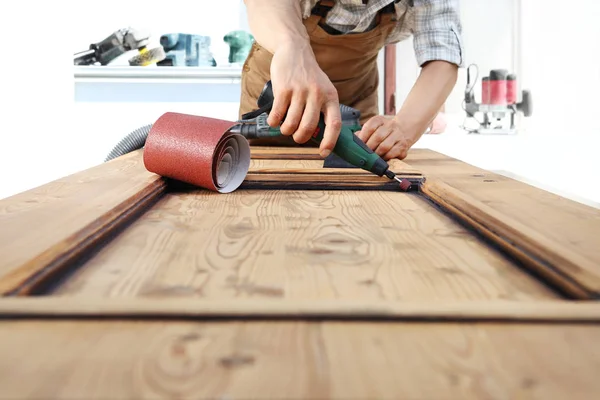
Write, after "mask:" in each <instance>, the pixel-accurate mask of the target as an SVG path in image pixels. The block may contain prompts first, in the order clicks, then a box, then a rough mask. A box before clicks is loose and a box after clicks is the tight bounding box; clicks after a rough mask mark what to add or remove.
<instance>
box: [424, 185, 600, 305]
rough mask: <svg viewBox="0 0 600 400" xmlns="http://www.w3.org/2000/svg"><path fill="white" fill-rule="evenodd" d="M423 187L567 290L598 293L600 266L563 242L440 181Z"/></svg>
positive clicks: (579, 295)
mask: <svg viewBox="0 0 600 400" xmlns="http://www.w3.org/2000/svg"><path fill="white" fill-rule="evenodd" d="M421 189H422V191H423V193H424V194H426V195H427V196H429V197H430V198H431V199H432V200H433V201H435V202H436V203H438V204H439V205H441V206H442V207H444V208H446V209H447V210H448V211H450V212H452V213H453V214H454V215H455V216H457V217H458V218H461V219H463V220H464V221H465V222H467V223H469V224H470V225H471V226H473V227H476V228H477V229H478V231H479V232H481V233H483V234H485V235H486V237H488V238H489V239H490V240H492V241H494V242H495V243H497V244H498V245H500V246H502V247H503V249H504V250H505V251H507V252H508V253H511V254H513V255H514V256H516V257H519V258H520V259H521V261H522V262H524V263H525V265H528V266H529V267H530V268H532V269H533V270H534V272H535V273H537V274H541V275H542V276H544V278H546V279H547V280H549V281H551V282H552V283H553V284H554V285H556V286H558V287H560V288H561V289H562V290H563V291H564V292H565V293H568V294H570V295H571V296H574V297H576V298H581V299H589V298H595V297H596V296H597V295H598V293H597V292H591V293H590V292H588V291H587V288H589V287H594V286H596V287H597V286H600V278H599V277H598V276H595V275H593V274H591V273H589V271H592V270H593V269H594V268H596V265H594V264H593V263H591V262H590V261H589V260H588V259H586V258H585V257H582V256H581V255H579V254H577V253H573V252H572V251H571V250H570V249H569V248H566V247H565V246H564V245H563V244H562V243H557V242H554V241H552V240H551V239H548V238H547V237H546V236H545V235H544V234H542V233H540V232H537V231H535V230H533V229H531V228H529V227H528V226H526V225H524V224H523V223H521V222H519V221H516V220H513V219H511V218H509V217H507V216H505V215H504V214H501V213H500V212H498V211H496V210H494V209H493V208H491V207H489V206H487V205H485V204H484V203H482V202H480V201H478V200H475V199H474V198H473V197H471V196H469V195H467V194H465V193H463V192H461V191H458V190H457V189H454V188H453V187H451V186H448V185H446V184H445V183H443V182H440V181H439V180H433V181H432V180H429V181H427V182H426V183H425V184H424V185H423V186H422V188H421Z"/></svg>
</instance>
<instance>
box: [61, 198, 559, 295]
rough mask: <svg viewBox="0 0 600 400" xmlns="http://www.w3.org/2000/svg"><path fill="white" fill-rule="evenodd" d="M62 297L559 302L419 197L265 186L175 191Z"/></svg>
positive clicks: (83, 270)
mask: <svg viewBox="0 0 600 400" xmlns="http://www.w3.org/2000/svg"><path fill="white" fill-rule="evenodd" d="M53 294H54V295H57V296H59V295H60V296H102V297H115V296H118V297H132V296H143V297H169V296H184V297H201V298H207V299H227V298H251V297H265V298H308V299H331V298H339V299H364V300H369V299H400V300H411V301H415V300H421V299H428V300H436V299H472V300H476V299H477V300H483V299H511V300H534V299H547V298H553V297H556V294H555V293H554V292H552V291H551V290H550V289H548V288H547V287H545V286H544V285H542V284H540V283H538V282H537V281H536V280H535V279H533V278H531V277H529V276H528V275H527V274H525V273H523V272H522V271H521V270H520V269H519V268H518V267H517V266H515V265H514V264H513V263H512V262H511V261H509V260H507V259H506V258H504V257H503V256H502V255H501V254H500V253H498V252H497V251H495V250H493V249H492V248H490V247H489V246H487V245H486V244H485V243H483V242H481V241H480V240H479V239H477V238H476V237H475V236H473V235H472V234H471V233H469V232H468V231H466V230H465V229H464V228H463V227H461V226H459V225H458V224H457V223H455V222H454V221H453V220H452V219H451V218H449V217H447V216H445V215H443V214H441V213H440V212H438V211H437V210H436V209H435V208H433V207H432V206H431V204H430V203H428V202H427V201H426V200H424V199H422V198H421V197H419V195H417V194H407V193H392V192H383V191H370V192H351V191H266V190H259V191H237V192H234V193H231V194H227V195H222V194H213V193H207V192H205V191H190V192H181V193H170V194H169V195H168V196H165V197H164V198H162V199H161V200H160V201H159V202H158V203H157V204H156V205H155V206H154V207H153V208H152V209H151V210H149V211H148V212H146V213H145V214H144V215H143V216H142V217H140V218H139V219H138V220H137V221H135V222H134V223H133V224H131V226H130V227H129V228H128V229H127V230H126V231H125V232H123V233H122V234H121V235H120V236H119V237H117V238H115V239H114V240H113V241H112V242H111V243H109V244H108V245H107V246H106V247H104V248H103V249H102V251H100V252H99V253H98V254H96V255H95V256H94V257H93V258H91V259H90V260H89V261H88V262H87V263H86V265H85V268H81V269H79V270H78V271H77V272H76V273H74V274H73V275H72V276H71V277H70V278H69V279H68V280H67V281H65V282H64V283H63V284H62V285H61V286H59V287H57V288H56V289H55V292H54V293H53Z"/></svg>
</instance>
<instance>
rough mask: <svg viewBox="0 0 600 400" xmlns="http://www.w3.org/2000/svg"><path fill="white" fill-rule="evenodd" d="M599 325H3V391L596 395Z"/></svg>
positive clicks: (122, 395) (45, 394)
mask: <svg viewBox="0 0 600 400" xmlns="http://www.w3.org/2000/svg"><path fill="white" fill-rule="evenodd" d="M599 340H600V327H598V326H589V325H544V324H515V325H508V326H507V325H506V324H495V323H480V324H465V323H460V324H453V323H386V322H381V323H364V322H363V323H356V322H345V321H344V322H291V321H285V322H210V323H203V322H170V323H165V321H154V322H148V321H80V322H73V321H27V320H24V321H5V322H0V352H1V354H2V357H0V392H1V393H2V396H3V397H5V398H10V399H23V398H36V399H38V398H52V399H82V398H85V399H89V398H95V399H117V398H118V399H139V398H144V399H149V398H190V399H192V398H193V399H207V398H211V399H212V398H227V399H232V400H233V399H249V398H260V399H324V398H327V399H349V398H368V399H482V398H540V399H549V400H552V399H560V400H562V399H576V400H579V399H594V398H597V397H598V395H599V394H600V380H599V379H598V375H599V374H600V363H599V362H598V360H599V359H600V347H599V346H597V343H598V341H599Z"/></svg>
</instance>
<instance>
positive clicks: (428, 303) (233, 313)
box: [0, 296, 600, 324]
mask: <svg viewBox="0 0 600 400" xmlns="http://www.w3.org/2000/svg"><path fill="white" fill-rule="evenodd" d="M0 318H36V319H47V318H50V319H55V318H57V319H75V320H77V319H81V318H86V319H90V318H91V319H98V318H102V319H103V320H107V319H135V320H142V319H151V320H152V319H168V320H169V321H176V320H200V321H202V320H215V319H216V320H229V321H232V320H244V321H251V320H290V319H291V320H319V321H326V320H329V321H331V320H333V321H339V320H345V321H371V322H378V321H428V322H431V321H436V322H444V321H445V322H448V321H450V322H461V321H468V322H482V321H494V322H506V323H512V322H514V323H520V322H543V323H556V324H563V323H592V324H599V323H600V303H598V302H591V301H567V300H561V299H550V300H536V301H513V300H479V301H473V300H462V301H450V300H438V301H432V300H425V301H402V300H399V301H393V300H362V299H356V300H355V299H274V298H244V299H235V300H233V301H232V300H231V299H225V300H207V299H190V298H175V297H170V298H169V297H162V298H147V297H145V298H140V297H130V298H123V297H111V298H106V297H77V298H76V299H73V298H72V297H57V296H34V297H13V298H4V299H2V301H0Z"/></svg>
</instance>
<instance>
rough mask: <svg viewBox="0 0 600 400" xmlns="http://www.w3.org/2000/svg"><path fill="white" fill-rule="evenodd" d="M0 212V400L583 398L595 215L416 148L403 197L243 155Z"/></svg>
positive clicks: (296, 152)
mask: <svg viewBox="0 0 600 400" xmlns="http://www.w3.org/2000/svg"><path fill="white" fill-rule="evenodd" d="M252 152H253V161H252V165H251V170H250V172H249V174H248V176H247V179H246V181H245V182H244V184H243V186H242V187H241V188H240V189H238V190H237V191H235V192H234V193H231V194H217V193H213V192H209V191H206V190H202V189H198V188H193V187H189V186H186V185H182V184H180V183H177V182H171V181H169V180H165V179H163V178H161V177H158V176H156V175H154V174H152V173H149V172H147V171H146V170H145V168H144V166H143V163H142V158H141V156H142V154H141V151H137V152H133V153H130V154H128V155H126V156H123V157H121V158H119V159H116V160H113V161H111V162H108V163H104V164H101V165H98V166H97V167H94V168H91V169H89V170H86V171H82V172H80V173H77V174H74V175H71V176H67V177H64V178H63V179H59V180H57V181H55V182H51V183H48V184H46V185H44V186H41V187H39V188H36V189H33V190H30V191H27V192H24V193H21V194H19V195H16V196H13V197H10V198H7V199H4V200H2V201H0V293H2V295H3V297H1V298H0V315H2V317H3V318H2V320H1V321H0V355H1V356H0V398H10V399H18V398H34V399H41V398H53V399H75V398H77V399H84V398H94V399H142V398H143V399H146V398H153V399H154V398H190V399H206V398H211V399H212V398H220V399H249V398H260V399H264V398H269V399H271V398H272V399H325V398H335V399H349V398H369V399H375V398H376V399H484V398H485V399H488V398H494V399H496V398H539V399H592V398H598V397H600V379H598V376H600V375H599V374H600V346H599V345H598V343H599V342H600V326H599V322H600V305H599V304H598V302H597V300H598V298H599V294H600V250H599V249H600V211H599V210H597V209H593V208H590V207H587V206H584V205H581V204H579V203H575V202H573V201H570V200H567V199H564V198H561V197H559V196H556V195H553V194H551V193H548V192H545V191H543V190H540V189H536V188H534V187H531V186H528V185H526V184H524V183H520V182H518V181H515V180H512V179H509V178H506V177H502V176H499V175H495V174H492V173H490V172H488V171H484V170H480V169H478V168H475V167H473V166H470V165H467V164H465V163H462V162H460V161H458V160H455V159H452V158H449V157H446V156H444V155H442V154H439V153H435V152H432V151H428V150H419V149H414V150H412V151H411V153H410V155H409V157H408V158H407V159H406V160H404V162H402V161H398V160H396V161H395V162H394V163H393V164H392V166H393V169H394V170H396V172H398V173H399V174H400V175H401V176H402V177H404V178H407V179H410V180H411V182H413V190H411V191H410V192H408V193H403V192H399V191H397V190H395V185H394V184H393V183H392V184H390V182H389V181H388V180H387V179H386V178H378V177H376V176H372V175H370V174H368V173H365V172H363V171H360V170H351V169H343V168H342V169H330V168H324V167H323V161H322V160H321V159H320V158H319V157H318V155H317V154H316V152H315V151H314V150H311V149H304V148H287V149H285V148H261V147H254V148H253V149H252Z"/></svg>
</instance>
